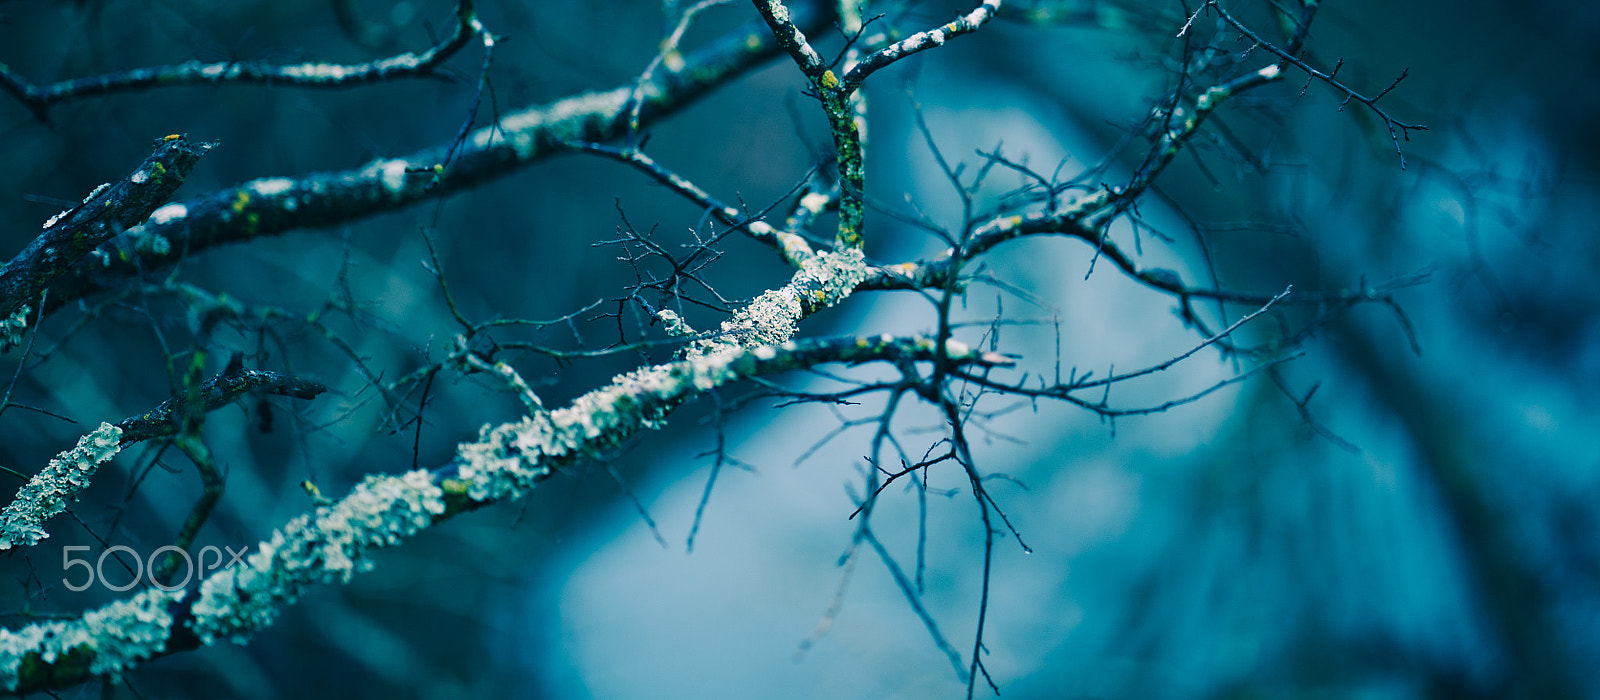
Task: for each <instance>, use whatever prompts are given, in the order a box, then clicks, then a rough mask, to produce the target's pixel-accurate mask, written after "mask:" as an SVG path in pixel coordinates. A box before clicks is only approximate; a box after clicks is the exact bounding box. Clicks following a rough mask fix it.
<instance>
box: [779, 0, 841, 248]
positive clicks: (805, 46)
mask: <svg viewBox="0 0 1600 700" xmlns="http://www.w3.org/2000/svg"><path fill="white" fill-rule="evenodd" d="M752 2H754V3H755V6H756V11H758V12H760V13H761V19H763V20H765V21H766V23H767V27H768V28H769V29H771V31H772V35H773V36H774V37H776V38H777V40H778V45H779V46H782V47H783V49H784V51H786V52H787V53H788V54H789V57H790V58H792V59H794V62H795V65H797V66H799V67H800V72H801V73H804V74H805V76H806V80H807V81H808V82H810V84H811V91H812V92H813V93H815V95H816V97H817V99H818V100H820V101H821V102H822V110H823V113H824V114H826V115H827V117H828V127H829V131H830V132H831V133H832V134H833V147H834V150H835V151H836V152H837V154H838V160H839V185H840V197H839V233H838V236H837V243H838V245H839V247H841V248H860V247H861V246H862V245H863V243H864V240H865V239H863V238H862V233H861V228H862V222H863V220H864V218H865V213H866V204H865V201H864V200H863V195H862V193H863V192H864V187H865V180H866V178H865V175H866V169H865V168H864V167H863V166H862V143H861V142H862V131H863V129H864V128H865V126H866V124H865V120H864V119H862V118H861V116H862V115H861V114H860V104H859V103H858V101H856V100H855V99H853V97H852V96H853V95H854V92H855V91H854V90H846V89H844V88H843V86H842V85H840V83H839V77H838V76H837V75H835V74H834V72H833V71H832V70H829V69H828V64H827V62H826V61H823V60H822V56H821V55H820V54H818V53H817V50H816V49H814V48H812V46H811V44H810V43H809V42H807V41H806V35H805V32H803V31H801V29H800V27H799V26H797V25H796V23H795V21H794V17H793V16H792V15H791V13H790V12H789V8H788V7H787V6H786V5H784V3H782V2H779V0H752Z"/></svg>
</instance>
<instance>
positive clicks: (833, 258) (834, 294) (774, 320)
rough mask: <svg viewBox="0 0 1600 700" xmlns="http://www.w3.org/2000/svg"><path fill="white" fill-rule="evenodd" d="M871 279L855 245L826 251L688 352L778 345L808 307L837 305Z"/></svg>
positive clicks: (794, 327) (691, 354)
mask: <svg viewBox="0 0 1600 700" xmlns="http://www.w3.org/2000/svg"><path fill="white" fill-rule="evenodd" d="M866 278H867V265H866V259H865V257H864V256H863V255H862V253H861V251H860V250H859V249H856V248H846V249H844V250H839V251H829V252H824V253H821V254H818V255H815V256H812V257H811V258H809V259H807V260H805V261H804V263H803V264H802V265H801V268H800V271H799V272H797V273H795V276H794V278H793V279H791V280H789V283H788V284H786V285H784V286H782V287H779V288H778V289H773V290H768V291H767V292H764V293H763V294H762V295H761V296H759V297H756V300H755V301H753V302H750V305H749V306H746V307H744V308H743V309H740V310H739V311H738V312H737V313H735V314H734V315H733V318H730V319H728V320H726V321H723V322H722V335H720V336H718V337H716V338H708V339H705V340H701V341H698V342H696V343H694V344H693V345H691V346H690V348H689V354H690V356H691V357H692V356H695V355H710V354H714V353H717V352H722V351H725V350H728V349H735V348H753V347H756V346H759V345H777V344H779V343H782V342H784V341H786V340H788V339H789V338H791V337H793V336H794V334H795V331H796V330H797V324H798V323H799V322H800V318H801V317H802V316H803V315H804V314H805V311H806V309H807V308H812V309H819V308H824V307H828V306H832V305H834V304H837V303H839V302H840V301H842V300H844V298H845V297H847V296H849V295H850V292H852V291H854V290H855V288H856V287H857V286H858V285H860V284H861V282H862V280H865V279H866Z"/></svg>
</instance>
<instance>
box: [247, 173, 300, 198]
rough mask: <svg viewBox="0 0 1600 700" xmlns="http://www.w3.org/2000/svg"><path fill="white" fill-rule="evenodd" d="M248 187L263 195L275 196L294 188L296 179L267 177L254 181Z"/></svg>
mask: <svg viewBox="0 0 1600 700" xmlns="http://www.w3.org/2000/svg"><path fill="white" fill-rule="evenodd" d="M248 187H249V188H250V189H252V190H255V192H256V194H259V195H261V196H263V197H275V196H277V195H280V194H283V193H285V192H288V191H289V190H291V189H293V188H294V180H290V179H289V178H286V177H267V178H262V179H260V180H254V181H252V182H251V183H250V184H249V185H248Z"/></svg>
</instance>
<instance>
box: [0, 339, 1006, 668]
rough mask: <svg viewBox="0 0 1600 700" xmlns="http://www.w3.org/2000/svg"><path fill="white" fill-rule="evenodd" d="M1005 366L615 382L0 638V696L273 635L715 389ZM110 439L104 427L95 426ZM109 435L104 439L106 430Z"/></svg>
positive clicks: (732, 369) (756, 363)
mask: <svg viewBox="0 0 1600 700" xmlns="http://www.w3.org/2000/svg"><path fill="white" fill-rule="evenodd" d="M939 359H943V360H946V361H949V362H952V363H955V364H958V365H971V366H1003V365H1008V364H1010V360H1009V359H1008V358H1006V357H1004V356H1001V355H997V354H995V353H989V352H983V351H980V350H978V349H975V348H972V347H969V346H967V345H964V344H961V343H957V342H955V341H948V342H946V343H945V344H944V346H943V347H942V348H941V347H939V346H938V344H937V343H936V342H935V341H934V340H933V339H931V338H920V337H910V338H901V337H891V336H881V337H871V338H843V339H832V340H821V341H804V342H787V343H783V344H779V345H763V346H758V347H754V348H725V349H723V350H721V351H719V352H716V353H711V354H703V355H699V356H696V357H693V358H691V359H685V360H680V361H677V362H672V363H667V364H663V365H657V366H654V367H646V368H643V369H640V370H637V371H635V372H631V373H628V374H625V375H622V376H619V377H617V378H615V379H614V380H613V381H612V383H611V384H610V385H608V386H606V387H603V388H600V389H597V390H595V391H592V392H590V393H588V394H586V395H584V396H582V397H580V398H579V399H578V400H576V401H574V402H573V403H572V404H571V405H570V406H567V407H565V408H561V409H558V410H555V411H552V412H550V414H549V415H548V416H525V417H523V418H522V419H521V420H519V421H516V422H512V423H506V424H503V425H499V426H494V427H485V428H484V429H483V431H482V432H481V433H480V435H479V438H478V439H477V440H476V441H474V442H470V443H465V444H462V445H461V446H460V447H459V448H458V450H457V456H456V459H455V460H454V461H453V462H452V463H451V464H449V465H446V466H445V467H442V468H440V469H436V470H433V471H431V472H430V471H426V470H417V471H412V472H408V473H405V474H401V475H374V476H369V477H367V479H366V480H365V481H363V482H362V483H361V484H359V485H357V486H356V488H355V489H354V490H353V491H352V492H351V493H350V494H349V495H348V496H346V497H345V498H343V499H342V500H340V501H338V502H336V503H332V504H330V505H326V506H321V507H318V508H317V509H316V510H315V511H313V512H310V513H306V514H304V515H301V516H299V517H297V518H295V519H293V520H291V521H290V522H288V523H287V524H285V525H284V526H283V527H281V528H279V529H277V530H276V531H274V532H273V533H272V534H271V535H270V536H269V537H268V538H267V539H266V540H265V541H263V542H261V543H260V544H258V545H257V546H256V547H254V548H253V551H252V552H251V553H250V555H249V556H248V557H246V561H245V562H244V563H243V564H242V565H238V566H234V567H232V568H228V569H225V570H223V571H221V572H218V573H216V574H213V575H212V576H210V577H208V578H206V579H205V580H204V581H203V582H201V584H200V585H199V588H198V591H192V592H188V593H189V594H188V595H185V592H175V593H165V592H163V591H160V590H159V589H151V590H149V591H145V592H144V593H141V594H139V595H138V596H135V597H134V598H132V599H130V600H127V601H121V602H118V603H114V604H112V605H109V606H106V607H104V608H100V609H98V610H94V611H90V612H88V613H86V614H85V615H84V616H83V617H82V618H80V619H78V620H71V621H56V622H49V623H42V624H36V625H30V626H28V627H25V628H22V629H19V630H0V688H3V689H5V690H9V691H13V692H19V693H27V692H34V691H39V690H46V689H52V688H64V687H69V686H72V685H75V684H77V683H81V682H83V681H85V680H88V679H89V678H90V677H93V676H97V675H109V676H115V675H117V674H119V673H121V672H123V671H124V670H126V669H127V668H129V667H131V666H132V665H134V664H135V663H137V662H139V661H141V660H145V659H150V658H154V657H156V656H161V655H165V654H170V653H175V652H179V651H185V650H189V649H193V648H196V647H198V646H200V645H201V644H209V643H213V642H216V641H219V640H232V641H236V642H243V641H246V640H248V639H249V638H250V636H251V635H253V634H254V633H255V632H257V631H259V630H261V629H263V628H265V627H267V626H269V625H270V624H272V622H273V620H274V619H276V617H277V615H278V613H279V611H280V610H282V608H283V607H284V606H287V605H289V604H292V603H293V602H295V600H297V599H298V598H299V597H300V596H301V595H303V594H304V593H305V592H306V591H307V590H308V589H310V588H311V587H312V586H315V585H319V584H324V583H345V582H348V581H349V580H350V579H351V578H352V577H353V576H354V575H355V574H357V573H360V572H363V571H367V570H369V569H371V568H372V566H373V562H372V558H371V557H372V553H373V552H374V551H375V550H378V549H383V548H386V547H391V546H395V545H398V544H401V543H402V542H404V541H405V540H406V539H407V538H409V537H411V536H413V535H415V534H416V533H418V532H420V531H421V530H423V529H425V528H427V527H429V526H431V525H434V524H436V523H439V522H441V521H443V520H446V519H448V518H451V517H453V516H455V515H457V514H460V513H463V512H466V511H470V510H475V509H478V508H481V507H483V506H486V505H490V504H493V503H497V502H500V501H503V500H507V499H510V498H514V497H516V496H519V495H522V494H524V493H526V492H527V490H528V489H529V488H531V487H532V486H533V485H534V484H536V483H537V482H539V481H541V480H543V479H545V478H547V477H548V476H549V475H550V474H551V473H553V471H554V470H558V469H560V468H563V467H565V466H567V465H570V464H572V463H573V462H575V461H577V460H579V459H581V458H584V457H587V456H593V455H598V454H601V453H603V452H605V451H606V450H608V449H610V448H612V447H614V446H615V445H617V444H618V443H619V442H621V441H622V440H624V439H626V438H627V437H629V436H630V435H633V434H635V433H637V432H638V431H639V430H641V429H645V428H656V427H659V426H661V425H662V423H663V422H664V421H665V420H666V418H667V416H668V415H669V414H670V413H671V412H672V410H673V409H675V408H676V407H677V406H679V405H681V404H682V403H683V402H684V400H686V399H687V398H689V397H690V396H692V395H694V394H697V393H701V392H705V391H709V390H710V389H713V388H715V387H718V386H721V385H724V384H727V383H730V382H734V381H739V380H742V379H747V378H751V377H759V376H766V375H772V374H776V373H780V372H786V371H792V370H798V369H806V368H810V367H816V366H818V365H821V364H825V363H830V362H845V363H865V362H873V361H889V362H911V361H933V360H939ZM107 428H111V426H107ZM111 429H113V430H114V428H111Z"/></svg>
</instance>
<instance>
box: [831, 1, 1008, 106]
mask: <svg viewBox="0 0 1600 700" xmlns="http://www.w3.org/2000/svg"><path fill="white" fill-rule="evenodd" d="M1000 5H1001V0H983V3H982V4H980V5H978V7H976V8H974V9H973V10H972V11H971V12H968V13H967V14H965V15H962V16H960V17H957V18H956V19H954V20H952V21H950V22H949V23H948V24H943V25H940V26H938V27H935V28H933V29H929V30H927V31H923V32H917V33H916V34H912V35H911V36H908V37H906V38H904V39H901V40H900V41H897V42H895V43H893V44H890V45H889V46H886V47H884V48H882V49H879V50H877V51H874V52H872V53H871V54H868V55H867V57H866V58H863V59H861V61H860V62H858V63H857V64H856V65H855V66H854V67H852V68H849V70H848V72H846V73H845V76H844V77H843V78H841V79H840V80H839V84H840V87H841V89H843V90H845V91H847V92H853V91H855V90H856V88H859V87H861V83H862V81H865V80H866V79H867V76H869V75H872V74H873V73H875V72H877V71H878V70H879V69H882V68H885V67H887V66H888V65H889V64H891V63H894V62H895V61H898V60H900V59H902V58H905V57H907V56H910V55H913V54H917V53H921V52H923V51H927V50H928V49H931V48H935V47H938V46H943V45H944V42H946V41H949V40H950V39H953V38H955V37H958V36H961V35H962V34H971V33H972V32H975V31H978V29H979V28H981V27H982V26H983V25H985V24H988V23H989V20H990V19H993V18H994V15H995V13H996V12H999V11H1000Z"/></svg>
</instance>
